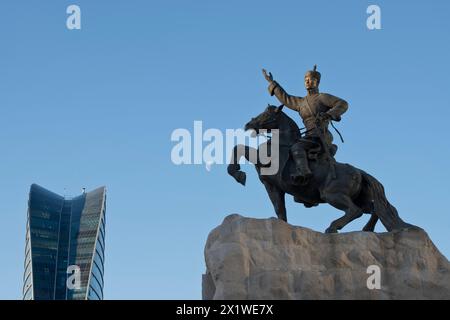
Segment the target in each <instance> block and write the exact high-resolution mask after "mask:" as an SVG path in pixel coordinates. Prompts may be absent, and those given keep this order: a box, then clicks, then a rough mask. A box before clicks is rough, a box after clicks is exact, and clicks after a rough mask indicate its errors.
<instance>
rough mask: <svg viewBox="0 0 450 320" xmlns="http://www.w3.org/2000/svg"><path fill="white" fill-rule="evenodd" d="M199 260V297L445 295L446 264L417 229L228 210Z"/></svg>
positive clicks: (449, 272) (448, 288) (449, 268)
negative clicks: (321, 224) (304, 222)
mask: <svg viewBox="0 0 450 320" xmlns="http://www.w3.org/2000/svg"><path fill="white" fill-rule="evenodd" d="M205 260H206V267H207V270H206V273H205V275H203V299H450V263H449V261H448V260H447V259H446V258H445V257H444V256H443V255H442V254H441V253H440V252H439V250H438V249H437V248H436V247H435V245H434V244H433V242H432V241H431V240H430V238H429V237H428V235H427V233H426V232H425V231H423V230H420V229H404V230H397V231H392V232H384V233H374V232H362V231H361V232H348V233H340V234H324V233H321V232H316V231H313V230H311V229H307V228H303V227H295V226H292V225H290V224H288V223H286V222H284V221H282V220H280V219H276V218H271V219H251V218H244V217H242V216H240V215H237V214H234V215H230V216H228V217H226V218H225V220H224V221H223V223H222V224H221V225H220V226H218V227H217V228H215V229H214V230H212V231H211V233H210V234H209V236H208V240H207V243H206V246H205ZM378 285H379V288H377V286H378Z"/></svg>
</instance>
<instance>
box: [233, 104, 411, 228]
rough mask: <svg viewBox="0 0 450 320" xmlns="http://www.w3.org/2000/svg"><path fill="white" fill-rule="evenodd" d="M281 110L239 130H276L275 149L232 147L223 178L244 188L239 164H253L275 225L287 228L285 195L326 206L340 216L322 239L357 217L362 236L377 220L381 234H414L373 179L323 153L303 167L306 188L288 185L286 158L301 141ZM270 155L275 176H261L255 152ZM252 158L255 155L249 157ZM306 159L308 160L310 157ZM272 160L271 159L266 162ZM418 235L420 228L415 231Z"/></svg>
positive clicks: (290, 170) (272, 110)
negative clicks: (383, 230) (362, 222)
mask: <svg viewBox="0 0 450 320" xmlns="http://www.w3.org/2000/svg"><path fill="white" fill-rule="evenodd" d="M282 109H283V105H281V106H279V107H276V106H271V105H269V106H268V107H267V108H266V109H265V110H264V112H262V113H261V114H259V115H258V116H256V117H255V118H252V119H251V121H249V122H248V123H247V124H246V125H245V128H244V129H245V131H247V130H252V131H251V132H252V136H257V135H260V134H263V133H264V132H270V131H272V132H275V131H274V130H278V135H279V144H278V145H276V144H275V143H272V140H273V139H268V140H267V141H266V142H264V143H262V144H261V145H259V147H258V149H255V148H252V147H249V146H247V145H242V144H239V145H236V146H234V148H233V150H232V154H231V159H230V162H229V165H228V166H227V171H228V174H229V175H231V176H232V177H233V178H234V179H235V180H236V181H237V182H239V183H240V184H242V185H243V186H245V183H246V174H245V172H243V171H241V167H240V164H239V161H240V159H241V157H242V156H244V157H245V158H246V159H247V161H249V162H250V163H252V164H254V166H255V168H256V171H257V173H258V176H259V179H260V181H261V182H262V184H263V185H264V187H265V188H266V191H267V193H268V195H269V198H270V200H271V202H272V204H273V207H274V210H275V213H276V215H277V217H278V219H281V220H284V221H286V222H287V213H286V207H285V195H286V194H290V195H292V196H294V201H295V202H298V203H302V204H304V206H305V207H307V208H310V207H313V206H317V205H319V204H321V203H328V204H329V205H331V206H333V207H334V208H336V209H339V210H342V211H344V212H345V214H344V215H343V216H342V217H340V218H339V219H336V220H334V221H333V222H331V224H330V225H329V227H328V228H327V229H326V230H325V232H326V233H337V232H338V230H341V229H342V228H344V227H345V226H346V225H347V224H349V223H350V222H352V221H353V220H355V219H357V218H359V217H361V216H362V215H363V214H370V215H371V217H370V219H369V221H368V222H367V224H366V225H365V226H364V228H363V231H370V232H373V231H374V229H375V225H376V223H377V221H378V220H380V221H381V223H382V224H383V225H384V227H385V228H386V229H387V231H394V230H401V229H405V228H418V227H416V226H414V225H412V224H409V223H406V222H404V221H403V220H402V219H401V218H400V216H399V214H398V212H397V209H396V208H395V207H394V206H393V205H391V204H390V203H389V201H388V200H387V198H386V195H385V191H384V187H383V185H382V184H381V183H380V182H379V181H378V180H377V179H375V178H374V177H372V176H371V175H369V174H368V173H366V172H364V171H363V170H361V169H358V168H356V167H354V166H352V165H350V164H344V163H339V162H337V161H335V160H334V158H331V159H330V156H329V153H328V156H326V153H325V152H321V154H319V156H317V154H316V157H315V159H311V160H310V161H309V164H310V168H311V171H312V172H313V176H312V178H311V179H310V180H308V182H307V183H306V184H301V185H299V184H298V183H295V182H294V181H292V180H291V179H290V176H291V174H292V173H293V172H294V171H295V164H294V161H293V159H292V157H291V155H290V147H291V146H292V145H293V144H294V143H295V142H296V141H298V139H299V138H300V137H301V136H302V134H301V133H300V129H299V127H298V126H297V124H296V123H295V121H294V120H292V119H291V118H290V117H289V116H288V115H286V114H285V113H284V112H283V111H282ZM262 148H264V150H271V154H270V156H273V155H274V154H275V153H277V152H278V159H276V160H277V161H279V163H278V170H276V172H273V173H270V174H267V173H265V174H264V172H262V171H263V169H264V168H266V167H267V166H268V164H267V163H263V161H261V157H260V152H259V151H260V150H262ZM252 155H256V157H255V156H252ZM310 156H311V155H310ZM274 159H275V157H273V158H272V161H273V160H274ZM331 166H334V168H333V170H331ZM418 229H420V228H418Z"/></svg>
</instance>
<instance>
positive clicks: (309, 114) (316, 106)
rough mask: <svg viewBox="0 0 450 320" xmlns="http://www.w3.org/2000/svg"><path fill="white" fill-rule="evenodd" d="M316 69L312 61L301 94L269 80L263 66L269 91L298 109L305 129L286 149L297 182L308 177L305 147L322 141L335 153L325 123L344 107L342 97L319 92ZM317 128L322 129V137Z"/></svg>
mask: <svg viewBox="0 0 450 320" xmlns="http://www.w3.org/2000/svg"><path fill="white" fill-rule="evenodd" d="M316 69H317V66H316V65H314V69H313V70H310V71H308V72H306V74H305V88H306V90H307V91H308V94H307V96H305V97H296V96H291V95H289V94H288V93H286V91H284V89H283V88H282V87H281V86H280V85H279V84H278V83H277V82H276V81H274V80H273V77H272V73H270V72H269V74H267V72H266V70H264V69H263V74H264V77H265V78H266V80H267V81H268V82H269V93H270V95H271V96H273V95H275V96H276V97H277V98H278V100H279V101H280V102H281V103H282V104H284V105H285V106H286V107H288V108H289V109H292V110H295V111H298V112H299V114H300V117H301V118H302V120H303V123H304V125H305V127H306V130H307V131H306V135H305V137H304V138H301V139H299V141H298V142H296V143H295V144H294V145H293V146H292V147H291V150H290V151H291V154H292V157H293V158H294V162H295V166H296V169H297V172H296V173H295V174H293V175H292V179H293V180H294V182H298V183H300V184H306V183H307V182H308V181H309V179H310V178H311V177H312V172H311V170H310V168H309V165H308V157H307V152H308V151H309V150H311V149H316V148H319V149H320V147H321V146H322V145H323V144H325V145H324V146H323V147H326V148H328V150H330V152H329V153H330V154H331V156H333V155H334V154H335V153H336V150H337V146H336V145H334V144H333V143H332V142H333V135H332V134H331V132H330V131H329V130H328V124H329V123H330V120H334V121H340V120H341V115H342V114H343V113H344V112H345V111H347V109H348V104H347V102H346V101H345V100H343V99H341V98H338V97H335V96H332V95H331V94H327V93H319V83H320V76H321V75H320V72H318V71H316ZM319 130H321V131H322V133H323V135H322V138H321V132H320V131H319ZM320 141H323V143H320Z"/></svg>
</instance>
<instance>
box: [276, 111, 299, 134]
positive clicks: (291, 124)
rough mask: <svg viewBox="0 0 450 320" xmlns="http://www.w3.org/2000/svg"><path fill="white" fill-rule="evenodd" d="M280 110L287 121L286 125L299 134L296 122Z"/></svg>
mask: <svg viewBox="0 0 450 320" xmlns="http://www.w3.org/2000/svg"><path fill="white" fill-rule="evenodd" d="M280 112H281V114H282V115H283V118H284V121H285V122H287V125H288V126H289V127H290V129H291V130H293V131H296V132H298V133H299V134H300V128H299V127H298V125H297V123H296V122H295V121H294V120H293V119H292V118H291V117H289V116H288V115H287V114H286V113H284V112H283V111H280Z"/></svg>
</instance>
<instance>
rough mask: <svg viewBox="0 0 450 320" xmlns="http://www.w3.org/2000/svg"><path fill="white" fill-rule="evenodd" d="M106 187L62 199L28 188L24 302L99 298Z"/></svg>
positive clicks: (102, 262)
mask: <svg viewBox="0 0 450 320" xmlns="http://www.w3.org/2000/svg"><path fill="white" fill-rule="evenodd" d="M105 204H106V189H105V187H100V188H98V189H95V190H93V191H91V192H87V193H86V192H83V194H82V195H80V196H78V197H75V198H65V197H62V196H60V195H57V194H55V193H53V192H51V191H48V190H46V189H44V188H42V187H40V186H38V185H36V184H33V185H32V186H31V188H30V195H29V201H28V219H27V231H26V246H25V273H24V286H23V298H24V299H25V300H85V299H94V300H101V299H103V275H104V259H105V256H104V252H105V213H106V206H105Z"/></svg>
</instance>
